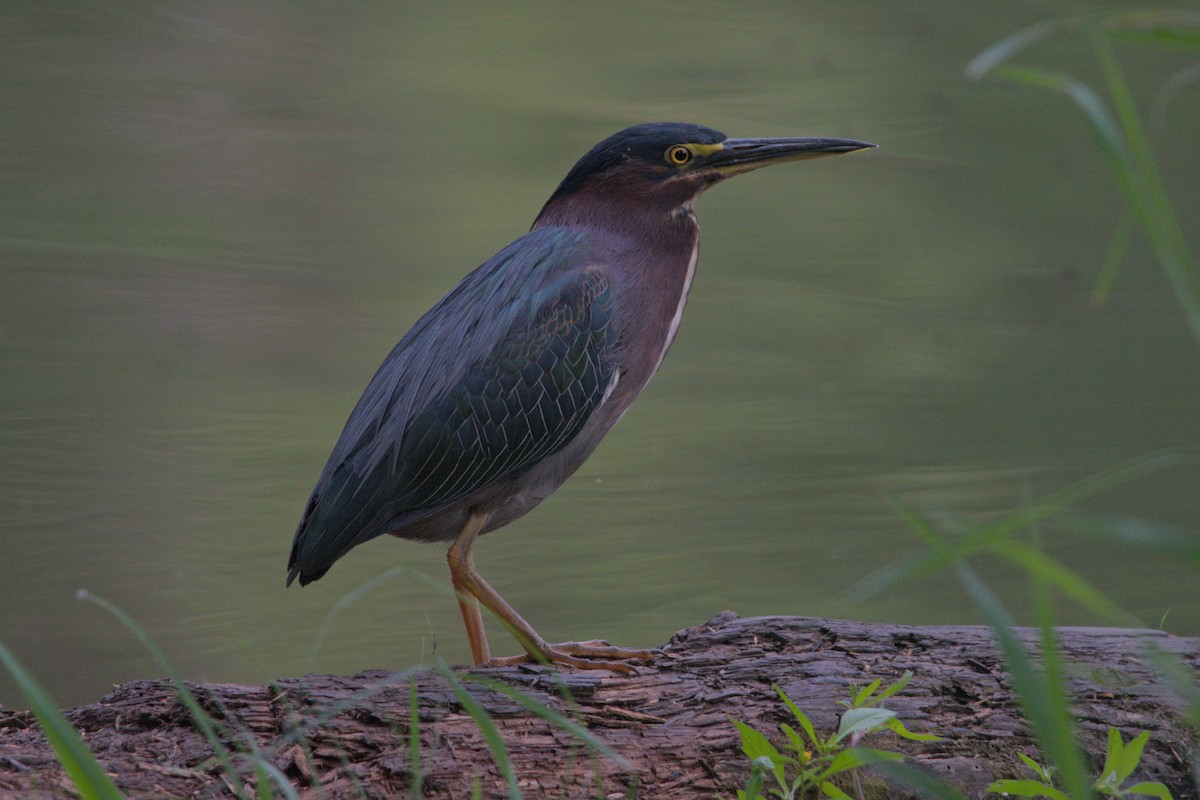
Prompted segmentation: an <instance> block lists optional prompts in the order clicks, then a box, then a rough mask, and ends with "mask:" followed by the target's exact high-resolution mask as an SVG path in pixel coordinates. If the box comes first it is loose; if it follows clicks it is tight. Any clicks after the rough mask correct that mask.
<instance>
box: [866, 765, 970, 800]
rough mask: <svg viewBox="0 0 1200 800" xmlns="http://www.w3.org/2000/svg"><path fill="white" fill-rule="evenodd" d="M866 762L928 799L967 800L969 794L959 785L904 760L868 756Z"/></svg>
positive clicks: (896, 782) (891, 780) (876, 770)
mask: <svg viewBox="0 0 1200 800" xmlns="http://www.w3.org/2000/svg"><path fill="white" fill-rule="evenodd" d="M866 762H867V763H868V764H869V765H870V767H871V769H872V770H874V771H875V772H878V773H879V774H881V775H883V777H885V778H887V779H888V781H890V782H892V783H895V784H899V785H900V786H904V787H905V788H907V789H910V790H912V791H913V792H914V793H916V794H917V795H918V796H920V797H922V798H925V799H926V800H967V795H965V794H963V792H962V791H960V790H959V789H958V788H957V787H955V786H951V785H950V784H948V783H946V782H945V781H943V780H941V779H940V778H938V777H937V776H935V775H931V774H930V773H929V771H928V770H924V769H918V768H916V767H914V766H912V765H911V764H906V763H905V762H903V761H885V760H883V759H875V758H870V757H868V758H867V759H866Z"/></svg>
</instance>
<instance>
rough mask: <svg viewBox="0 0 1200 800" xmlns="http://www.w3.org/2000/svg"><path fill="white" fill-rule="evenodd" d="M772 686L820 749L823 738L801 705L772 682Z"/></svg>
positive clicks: (813, 743)
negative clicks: (820, 737)
mask: <svg viewBox="0 0 1200 800" xmlns="http://www.w3.org/2000/svg"><path fill="white" fill-rule="evenodd" d="M772 686H773V687H774V689H775V693H776V694H777V695H779V697H780V699H782V700H783V702H784V703H785V704H786V705H787V707H788V710H789V711H791V712H792V716H793V717H795V718H796V722H799V723H800V727H801V728H802V729H803V730H804V735H805V736H807V737H808V740H809V741H810V742H812V745H813V747H814V748H816V749H820V747H821V740H820V739H818V738H817V731H816V729H815V728H813V724H812V722H811V721H809V719H808V715H807V714H805V713H804V712H803V711H801V710H800V707H799V706H797V705H796V704H795V703H794V702H792V698H790V697H788V696H787V694H786V693H785V692H784V691H783V689H780V688H779V687H778V686H775V685H774V684H772Z"/></svg>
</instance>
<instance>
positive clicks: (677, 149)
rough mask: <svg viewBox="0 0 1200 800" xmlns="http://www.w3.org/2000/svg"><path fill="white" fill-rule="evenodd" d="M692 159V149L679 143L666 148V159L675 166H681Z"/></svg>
mask: <svg viewBox="0 0 1200 800" xmlns="http://www.w3.org/2000/svg"><path fill="white" fill-rule="evenodd" d="M691 160H692V151H691V150H689V149H687V148H686V147H684V146H683V145H681V144H677V145H675V146H673V147H668V148H667V161H669V162H671V163H672V164H674V165H675V166H677V167H682V166H683V165H684V164H686V163H688V162H689V161H691Z"/></svg>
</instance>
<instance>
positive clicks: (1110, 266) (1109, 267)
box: [1092, 212, 1134, 306]
mask: <svg viewBox="0 0 1200 800" xmlns="http://www.w3.org/2000/svg"><path fill="white" fill-rule="evenodd" d="M1133 222H1134V220H1133V215H1132V214H1130V213H1129V212H1126V213H1125V214H1124V215H1123V216H1122V217H1121V221H1120V222H1119V223H1117V229H1116V231H1114V232H1113V238H1112V241H1111V242H1109V245H1108V252H1106V253H1105V254H1104V261H1103V262H1101V264H1100V272H1099V273H1098V274H1097V275H1096V285H1095V286H1093V287H1092V305H1094V306H1103V305H1105V304H1106V303H1107V302H1108V296H1109V295H1110V294H1112V290H1113V286H1115V285H1116V283H1117V273H1118V272H1120V271H1121V263H1122V262H1123V261H1124V260H1125V253H1127V252H1128V251H1129V240H1130V239H1131V238H1133Z"/></svg>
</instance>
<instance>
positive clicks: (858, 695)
mask: <svg viewBox="0 0 1200 800" xmlns="http://www.w3.org/2000/svg"><path fill="white" fill-rule="evenodd" d="M880 683H881V681H880V680H879V679H878V678H876V679H875V680H873V681H871V682H870V683H868V684H867V685H866V686H864V687H863V688H861V689H859V690H858V691H857V692H853V693H852V697H851V706H852V707H853V708H858V707H860V706H862V705H863V703H865V702H866V701H867V700H869V699H870V697H871V695H873V694H875V690H876V689H878V688H879V684H880Z"/></svg>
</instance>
